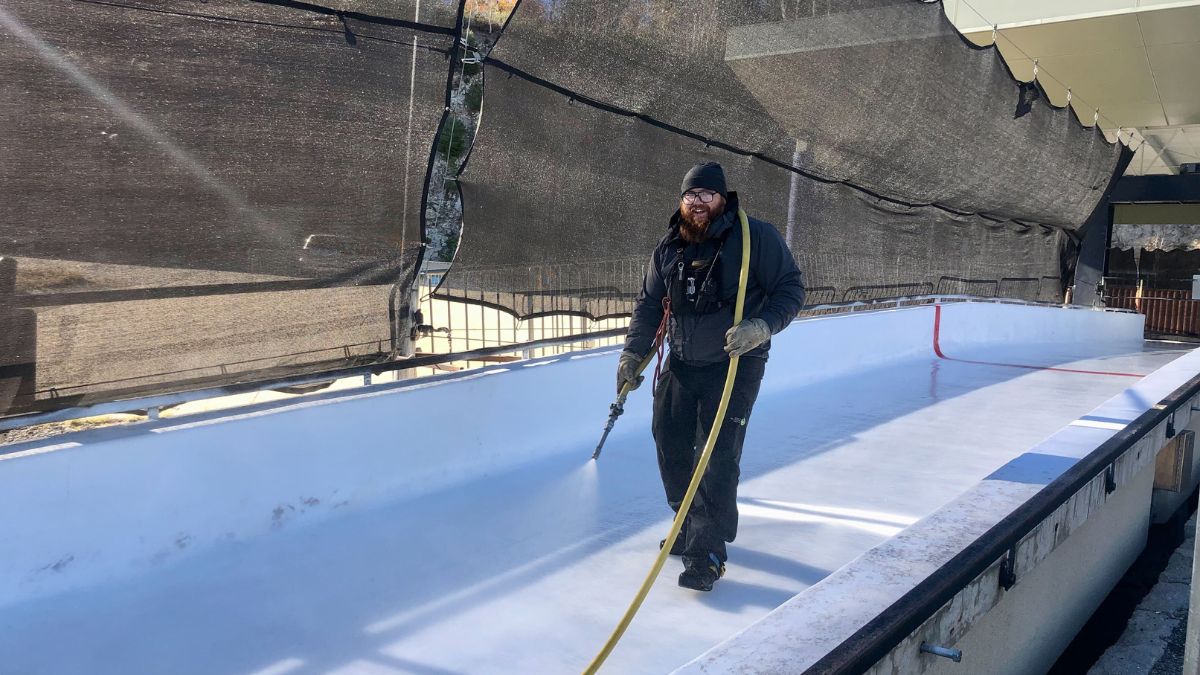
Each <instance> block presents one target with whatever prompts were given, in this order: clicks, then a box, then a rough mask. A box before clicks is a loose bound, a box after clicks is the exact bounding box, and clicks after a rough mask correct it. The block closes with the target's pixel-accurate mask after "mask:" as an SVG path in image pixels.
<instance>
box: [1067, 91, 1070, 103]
mask: <svg viewBox="0 0 1200 675" xmlns="http://www.w3.org/2000/svg"><path fill="white" fill-rule="evenodd" d="M1070 104H1071V88H1070V87H1067V105H1070Z"/></svg>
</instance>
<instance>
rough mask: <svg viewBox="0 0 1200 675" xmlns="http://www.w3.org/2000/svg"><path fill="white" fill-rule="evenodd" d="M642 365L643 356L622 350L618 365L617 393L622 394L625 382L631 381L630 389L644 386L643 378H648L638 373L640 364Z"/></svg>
mask: <svg viewBox="0 0 1200 675" xmlns="http://www.w3.org/2000/svg"><path fill="white" fill-rule="evenodd" d="M640 365H642V357H640V356H638V355H637V354H635V353H633V352H631V351H628V350H626V351H623V352H621V362H620V364H618V365H617V394H618V395H620V393H621V388H622V387H624V386H625V383H626V382H628V383H629V391H633V390H634V389H637V388H638V387H640V386H642V380H644V379H646V378H645V377H644V376H642V375H638V366H640Z"/></svg>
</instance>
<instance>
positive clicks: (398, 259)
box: [0, 0, 458, 414]
mask: <svg viewBox="0 0 1200 675" xmlns="http://www.w3.org/2000/svg"><path fill="white" fill-rule="evenodd" d="M418 4H419V5H420V7H421V11H420V14H418V13H417V6H418ZM457 11H458V3H450V2H444V1H439V0H433V1H428V0H427V1H424V2H420V3H418V2H407V1H397V2H385V1H383V0H361V1H359V0H335V1H334V2H332V3H329V4H327V5H317V4H311V3H303V2H284V1H280V2H255V1H251V0H206V1H203V2H201V1H199V0H194V1H183V2H150V1H125V2H120V1H114V2H91V1H86V0H85V1H80V0H75V1H72V0H0V72H3V73H4V74H5V76H4V78H2V79H0V127H2V128H3V129H4V133H3V134H0V158H3V159H2V160H0V200H2V201H3V206H4V208H3V209H0V256H3V257H4V258H5V259H6V262H5V264H6V265H8V266H10V267H13V266H14V263H15V270H16V271H15V274H13V275H11V276H12V279H11V280H10V284H9V288H7V289H0V294H3V295H2V297H4V298H6V300H4V301H0V313H3V314H5V315H6V316H11V317H14V318H13V319H12V320H13V321H14V325H18V324H19V325H24V326H34V327H35V328H33V329H31V330H35V331H36V333H37V335H36V336H33V335H26V336H24V337H22V338H20V339H15V338H14V339H11V340H10V342H16V343H18V344H17V346H13V345H9V346H8V347H6V350H5V351H4V352H0V379H2V378H3V377H4V375H5V373H6V372H9V371H5V370H4V369H5V368H9V369H10V371H11V369H13V368H17V369H20V368H25V367H26V366H27V365H28V364H29V363H31V362H32V363H33V364H34V365H35V366H36V368H35V371H36V382H34V383H33V384H32V385H30V384H29V383H28V382H24V383H23V384H22V385H21V386H22V387H24V388H25V389H26V390H28V389H29V388H30V386H32V391H34V392H35V395H34V396H33V397H32V398H31V397H30V396H22V397H21V400H20V402H14V401H13V400H12V399H11V397H9V398H8V399H6V398H4V397H3V396H0V414H3V413H5V412H10V413H11V412H21V411H23V410H27V409H37V408H42V407H59V406H62V405H65V404H68V403H73V402H74V403H78V402H86V401H89V400H93V399H100V398H106V397H112V396H116V395H121V396H125V395H134V394H139V393H149V392H157V391H163V390H164V389H171V388H176V387H179V386H183V385H184V383H185V382H193V381H203V382H204V383H206V384H224V383H229V382H234V381H238V380H239V379H243V378H246V377H249V376H250V373H261V372H268V371H269V372H280V371H281V370H282V371H288V372H294V371H295V370H297V369H299V370H306V369H313V368H314V367H317V365H320V366H322V367H323V366H328V365H329V364H337V363H345V362H347V361H352V360H359V359H362V358H378V357H379V356H380V355H384V356H386V355H387V354H388V353H390V352H391V351H392V350H393V348H394V346H395V340H396V338H397V335H396V325H395V317H396V311H397V306H398V304H402V303H405V302H407V288H408V287H409V286H411V283H412V280H413V278H414V277H415V274H416V269H417V266H418V264H419V261H420V257H421V254H422V251H423V245H422V242H423V238H424V236H423V235H424V232H423V229H424V228H423V220H424V218H423V216H424V186H425V183H426V180H427V177H428V174H429V165H430V157H431V153H432V151H433V147H434V141H435V138H436V135H437V132H438V126H439V124H440V121H441V119H442V117H443V111H444V108H445V101H446V98H447V76H448V73H449V59H450V54H451V51H452V49H453V48H454V44H455V34H456V30H455V28H454V26H455V25H456V23H455V21H456V16H457ZM17 316H20V317H24V318H22V319H20V320H19V321H18V319H17V318H15V317H17ZM10 337H11V336H10ZM26 370H28V369H27V368H26ZM22 372H26V371H22ZM9 374H11V372H10V373H9Z"/></svg>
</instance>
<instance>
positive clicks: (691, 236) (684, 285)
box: [617, 162, 804, 591]
mask: <svg viewBox="0 0 1200 675" xmlns="http://www.w3.org/2000/svg"><path fill="white" fill-rule="evenodd" d="M738 208H739V206H738V197H737V193H736V192H729V191H727V190H726V187H725V172H724V170H723V169H722V168H721V165H720V164H717V163H715V162H708V163H706V164H698V165H696V166H694V167H692V169H691V170H690V171H688V172H687V175H685V176H684V178H683V184H682V185H681V186H680V202H679V210H678V211H676V212H675V215H673V216H672V217H671V222H670V225H669V227H668V230H667V234H666V236H664V237H663V239H662V241H661V242H659V244H658V246H657V247H656V248H655V249H654V254H653V256H652V257H651V259H650V265H649V267H648V268H647V270H646V276H645V280H644V281H643V283H642V290H641V292H640V293H639V295H638V299H637V306H636V307H635V309H634V312H633V320H632V321H631V322H630V325H629V334H628V336H627V337H626V340H625V349H624V350H623V351H622V352H621V359H620V365H619V367H618V369H617V390H618V391H620V389H621V387H622V386H624V385H625V383H626V382H628V383H629V385H630V389H631V390H632V389H636V388H637V386H638V385H640V384H641V382H642V379H643V378H642V377H640V376H638V375H637V368H638V365H639V364H640V363H641V362H642V361H643V360H644V359H645V357H646V356H647V355H648V354H649V353H650V350H651V349H653V348H654V346H655V337H656V335H657V334H658V329H659V326H660V324H661V323H662V320H663V317H664V315H666V317H667V325H666V338H665V339H666V341H667V344H668V346H669V347H670V355H669V357H668V358H667V359H666V362H665V364H664V368H663V370H662V372H661V374H660V375H659V376H658V379H657V381H656V382H655V383H654V392H655V393H654V421H653V425H652V427H653V432H654V441H655V444H656V445H657V446H658V466H659V471H660V472H661V474H662V482H663V488H665V490H666V493H667V504H669V505H670V507H671V508H672V509H673V510H674V511H676V512H678V510H679V507H680V504H681V503H682V502H683V496H684V493H685V492H686V491H687V486H688V483H689V482H690V480H691V477H692V472H693V471H694V470H695V466H696V461H697V460H698V459H699V454H700V451H701V450H702V449H703V446H704V442H705V440H706V439H707V436H708V433H709V430H710V429H711V428H712V425H713V418H714V417H715V416H716V412H717V406H718V404H719V402H720V398H721V392H722V390H723V389H724V385H725V377H726V372H727V370H728V368H729V359H730V357H732V356H740V357H742V358H741V361H740V362H739V365H738V372H737V377H736V379H735V381H734V385H733V392H732V395H731V396H730V399H729V408H728V410H727V411H726V416H725V419H724V420H722V421H721V431H720V433H719V435H718V438H717V444H716V445H715V446H714V448H713V452H712V458H711V460H710V461H709V465H708V470H707V472H706V473H705V476H704V478H703V480H702V481H701V483H700V488H699V491H698V492H697V493H696V497H695V499H694V500H693V502H692V506H691V508H690V509H689V510H688V513H687V519H686V520H685V521H684V524H683V529H682V530H681V531H680V534H679V537H678V539H677V540H676V542H675V546H673V547H672V549H671V553H672V555H681V556H682V557H683V566H684V570H683V572H682V573H681V574H680V575H679V585H680V586H683V587H685V588H691V589H695V590H699V591H708V590H712V586H713V583H714V582H715V581H716V580H717V579H719V578H721V576H722V575H724V573H725V561H726V560H727V559H728V556H727V554H726V549H725V544H726V543H727V542H732V541H733V539H734V537H735V536H736V535H737V522H738V513H737V484H738V476H739V472H740V469H739V464H740V462H741V456H742V442H743V441H744V440H745V437H746V425H747V423H748V422H749V419H750V410H751V408H753V407H754V400H755V398H757V396H758V388H759V383H760V382H761V381H762V377H763V372H764V370H765V368H766V363H767V352H768V350H769V349H770V348H771V342H770V339H771V336H772V335H773V334H775V333H778V332H779V331H781V330H783V329H784V328H785V327H786V326H787V325H788V324H789V323H791V321H792V319H793V318H795V316H796V314H797V313H798V312H799V311H800V307H801V306H803V304H804V286H803V285H802V283H801V281H800V270H799V269H798V268H797V266H796V261H795V259H794V258H793V257H792V254H791V252H790V251H789V250H788V247H787V244H786V243H784V241H783V237H781V236H780V235H779V232H778V231H777V230H776V229H775V228H774V227H773V226H771V225H769V224H767V223H765V222H763V221H761V220H757V219H754V218H750V219H749V223H750V242H751V246H750V273H749V281H748V286H747V289H746V301H745V311H744V314H745V317H746V318H745V319H743V320H742V321H741V322H740V323H739V324H737V325H736V326H735V325H733V308H734V301H735V298H736V296H737V291H738V274H739V272H740V269H741V260H742V246H743V245H744V242H743V241H742V231H741V224H740V221H739V220H738ZM661 545H662V544H661V543H660V546H661Z"/></svg>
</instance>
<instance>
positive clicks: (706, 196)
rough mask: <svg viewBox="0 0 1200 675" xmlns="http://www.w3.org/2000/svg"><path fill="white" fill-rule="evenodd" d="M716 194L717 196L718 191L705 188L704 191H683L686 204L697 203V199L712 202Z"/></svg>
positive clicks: (705, 202) (702, 201)
mask: <svg viewBox="0 0 1200 675" xmlns="http://www.w3.org/2000/svg"><path fill="white" fill-rule="evenodd" d="M716 196H717V193H715V192H710V191H708V190H705V191H704V192H685V193H683V203H684V204H695V203H696V201H697V200H698V201H700V202H701V203H703V204H707V203H709V202H711V201H712V200H713V198H714V197H716Z"/></svg>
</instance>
